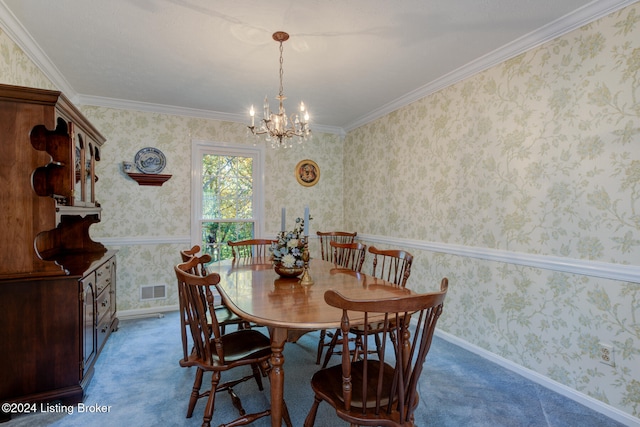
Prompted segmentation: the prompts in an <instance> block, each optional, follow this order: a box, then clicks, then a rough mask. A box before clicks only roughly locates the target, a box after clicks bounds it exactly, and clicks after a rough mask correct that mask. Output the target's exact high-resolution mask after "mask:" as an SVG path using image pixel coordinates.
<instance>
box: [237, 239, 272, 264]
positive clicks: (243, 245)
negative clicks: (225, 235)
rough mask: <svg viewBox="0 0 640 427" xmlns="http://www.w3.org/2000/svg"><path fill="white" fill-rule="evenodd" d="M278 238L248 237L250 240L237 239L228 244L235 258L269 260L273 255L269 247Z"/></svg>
mask: <svg viewBox="0 0 640 427" xmlns="http://www.w3.org/2000/svg"><path fill="white" fill-rule="evenodd" d="M277 242H278V241H277V240H271V239H248V240H236V241H231V240H230V241H228V242H227V244H228V245H229V246H231V253H232V254H233V259H234V260H238V259H247V260H248V259H251V261H252V262H254V261H255V259H263V260H265V262H266V261H268V260H269V259H270V257H271V253H270V252H269V248H271V244H272V243H277Z"/></svg>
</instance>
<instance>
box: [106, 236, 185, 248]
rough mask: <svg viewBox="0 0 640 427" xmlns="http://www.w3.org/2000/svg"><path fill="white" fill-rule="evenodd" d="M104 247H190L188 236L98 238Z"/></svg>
mask: <svg viewBox="0 0 640 427" xmlns="http://www.w3.org/2000/svg"><path fill="white" fill-rule="evenodd" d="M99 239H100V241H101V242H103V244H104V245H106V246H142V245H185V246H186V245H190V244H191V238H190V237H189V236H135V237H129V236H126V237H100V238H99Z"/></svg>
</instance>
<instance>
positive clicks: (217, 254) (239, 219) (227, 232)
mask: <svg viewBox="0 0 640 427" xmlns="http://www.w3.org/2000/svg"><path fill="white" fill-rule="evenodd" d="M253 215H254V212H253V159H252V158H250V157H239V156H220V155H206V156H204V157H203V159H202V219H203V221H202V243H203V244H202V248H203V250H204V252H206V253H209V254H210V255H211V256H212V257H213V259H214V260H219V259H220V260H223V259H228V258H231V249H230V248H229V246H228V245H227V242H228V241H229V240H244V239H251V238H253V236H254V217H253Z"/></svg>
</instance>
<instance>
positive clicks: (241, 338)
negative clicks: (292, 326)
mask: <svg viewBox="0 0 640 427" xmlns="http://www.w3.org/2000/svg"><path fill="white" fill-rule="evenodd" d="M220 339H221V341H222V345H223V347H224V361H225V364H226V365H229V368H231V367H233V365H235V364H237V363H238V362H242V361H244V360H248V359H266V358H268V357H270V356H271V341H270V340H269V338H268V337H266V336H265V335H264V334H262V333H261V332H258V331H256V330H253V329H240V330H238V331H234V332H230V333H228V334H224V335H222V337H221V338H220ZM211 347H212V348H215V343H214V340H211ZM213 359H214V363H219V362H220V361H219V359H218V356H217V355H216V354H214V355H213ZM203 362H205V361H202V360H200V359H199V358H198V355H197V354H196V352H195V351H193V352H192V353H191V354H190V355H189V358H188V359H187V360H186V361H183V360H180V366H183V367H187V366H197V365H198V364H202V363H203Z"/></svg>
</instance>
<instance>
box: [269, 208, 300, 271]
mask: <svg viewBox="0 0 640 427" xmlns="http://www.w3.org/2000/svg"><path fill="white" fill-rule="evenodd" d="M303 230H304V219H302V218H296V225H295V227H294V228H293V231H281V232H280V233H278V242H277V243H272V244H271V248H270V249H269V250H270V251H271V254H272V255H273V262H274V263H280V264H282V266H283V267H286V268H295V267H303V266H304V261H303V260H302V252H303V251H304V237H303V235H302V232H303Z"/></svg>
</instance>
